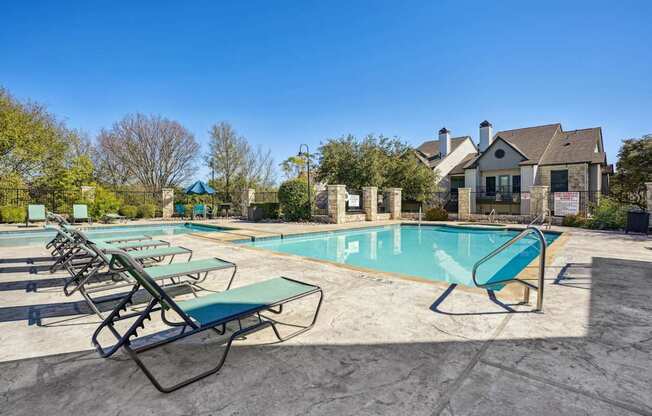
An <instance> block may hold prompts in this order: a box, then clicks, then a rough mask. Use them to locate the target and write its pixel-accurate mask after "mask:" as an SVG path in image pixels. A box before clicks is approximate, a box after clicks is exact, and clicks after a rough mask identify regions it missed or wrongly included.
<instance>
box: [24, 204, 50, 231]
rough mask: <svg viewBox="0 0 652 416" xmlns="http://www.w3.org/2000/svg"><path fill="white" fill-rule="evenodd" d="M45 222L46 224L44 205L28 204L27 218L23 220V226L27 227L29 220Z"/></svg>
mask: <svg viewBox="0 0 652 416" xmlns="http://www.w3.org/2000/svg"><path fill="white" fill-rule="evenodd" d="M41 221H43V222H45V224H46V225H47V223H48V218H47V215H46V214H45V205H31V204H30V205H28V206H27V218H26V220H25V226H26V227H29V223H30V222H41Z"/></svg>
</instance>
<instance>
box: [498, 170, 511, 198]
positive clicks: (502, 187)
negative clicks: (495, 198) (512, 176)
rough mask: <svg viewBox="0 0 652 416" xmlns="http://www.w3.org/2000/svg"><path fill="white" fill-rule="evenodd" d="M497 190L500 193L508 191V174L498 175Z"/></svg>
mask: <svg viewBox="0 0 652 416" xmlns="http://www.w3.org/2000/svg"><path fill="white" fill-rule="evenodd" d="M498 192H500V193H501V194H508V193H509V175H500V176H499V177H498Z"/></svg>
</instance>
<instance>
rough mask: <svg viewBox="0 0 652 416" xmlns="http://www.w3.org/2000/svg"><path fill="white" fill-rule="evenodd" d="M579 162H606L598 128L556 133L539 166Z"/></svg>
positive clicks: (600, 132)
mask: <svg viewBox="0 0 652 416" xmlns="http://www.w3.org/2000/svg"><path fill="white" fill-rule="evenodd" d="M596 149H597V150H598V151H597V152H596ZM581 162H589V163H606V162H607V156H606V154H605V153H604V152H603V151H602V131H601V129H600V128H599V127H593V128H589V129H581V130H572V131H559V132H557V133H556V134H555V136H554V137H553V138H552V141H551V142H550V145H549V146H548V149H547V150H546V152H545V154H544V155H543V157H542V158H541V161H540V162H539V164H541V165H558V164H566V163H581Z"/></svg>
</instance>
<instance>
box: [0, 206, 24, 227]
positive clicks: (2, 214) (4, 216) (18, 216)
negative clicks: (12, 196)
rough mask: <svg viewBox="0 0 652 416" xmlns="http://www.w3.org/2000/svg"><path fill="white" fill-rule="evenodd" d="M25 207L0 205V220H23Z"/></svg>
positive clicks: (9, 221) (11, 221)
mask: <svg viewBox="0 0 652 416" xmlns="http://www.w3.org/2000/svg"><path fill="white" fill-rule="evenodd" d="M25 213H26V208H25V207H15V206H9V205H7V206H4V207H0V220H1V221H2V222H8V223H15V222H25V215H26V214H25Z"/></svg>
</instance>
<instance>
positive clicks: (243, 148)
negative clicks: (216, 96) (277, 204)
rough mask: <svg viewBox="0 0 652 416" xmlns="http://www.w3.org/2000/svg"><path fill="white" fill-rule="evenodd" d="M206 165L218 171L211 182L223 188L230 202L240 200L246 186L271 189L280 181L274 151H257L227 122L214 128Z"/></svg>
mask: <svg viewBox="0 0 652 416" xmlns="http://www.w3.org/2000/svg"><path fill="white" fill-rule="evenodd" d="M209 133H210V136H211V137H210V143H209V151H208V153H207V154H206V155H205V158H204V159H205V162H206V165H207V166H208V167H209V168H211V169H212V170H213V171H214V172H215V180H212V181H210V183H211V185H212V186H214V187H216V188H218V189H223V190H224V193H225V195H226V197H227V198H228V199H229V201H233V200H238V198H239V196H240V191H241V190H242V189H244V188H260V189H268V188H270V187H272V186H273V185H274V183H275V181H276V177H275V176H276V175H275V172H274V159H273V158H272V154H271V151H270V150H267V151H264V150H263V149H262V148H261V147H257V148H256V149H255V150H254V149H253V148H252V147H251V146H250V145H249V142H248V141H247V139H246V138H245V137H243V136H240V135H238V133H237V132H236V131H235V130H234V129H233V127H232V126H231V125H230V124H229V123H227V122H224V121H222V122H220V123H218V124H215V125H214V126H213V127H211V130H210V132H209Z"/></svg>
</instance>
